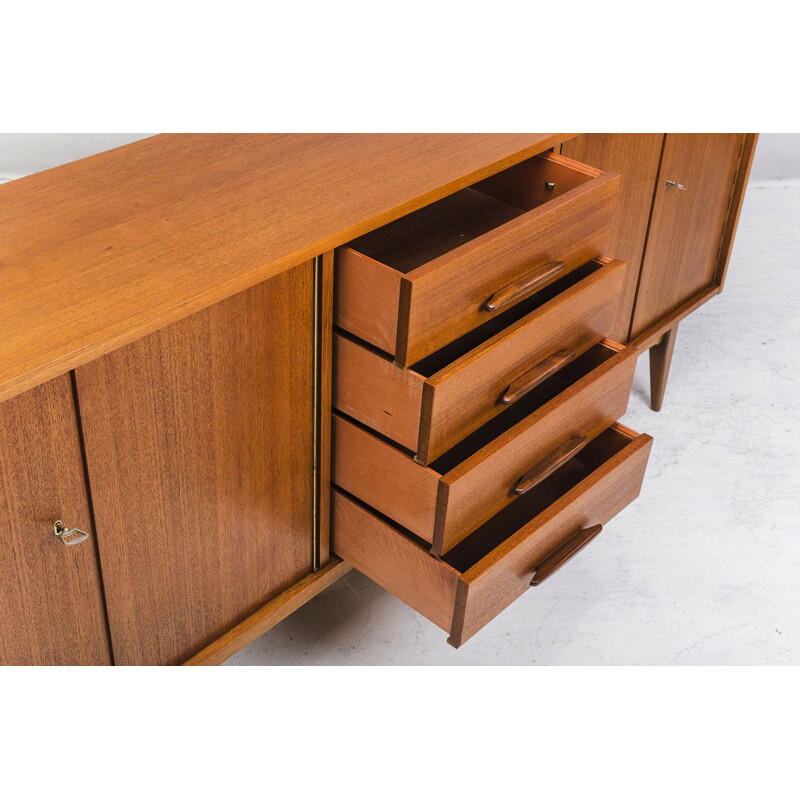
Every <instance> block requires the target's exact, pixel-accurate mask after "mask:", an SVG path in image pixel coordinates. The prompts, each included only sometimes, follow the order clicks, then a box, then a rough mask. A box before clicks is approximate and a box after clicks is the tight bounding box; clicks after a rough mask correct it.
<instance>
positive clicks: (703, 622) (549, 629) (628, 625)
mask: <svg viewBox="0 0 800 800" xmlns="http://www.w3.org/2000/svg"><path fill="white" fill-rule="evenodd" d="M799 262H800V180H795V181H763V182H753V183H751V184H750V186H749V188H748V191H747V195H746V199H745V205H744V208H743V211H742V217H741V221H740V225H739V233H738V237H737V240H736V245H735V248H734V251H733V258H732V262H731V265H730V269H729V272H728V280H727V283H726V287H725V292H724V293H723V294H722V295H721V296H720V297H718V298H715V299H714V300H712V301H711V302H710V303H708V304H706V305H705V306H704V307H703V308H702V309H700V310H699V311H698V312H697V313H695V314H694V315H693V316H691V317H689V318H688V319H687V320H686V321H684V322H683V323H682V324H681V327H680V330H679V333H678V339H677V344H676V348H675V354H674V357H673V364H672V373H671V375H670V381H669V385H668V387H667V394H666V399H665V402H664V407H663V410H662V411H661V412H660V413H658V414H656V413H653V412H652V411H650V409H649V406H648V399H647V398H648V386H649V384H648V373H647V359H646V358H642V359H641V360H640V362H639V365H638V368H637V372H636V378H635V381H634V389H633V393H632V395H631V400H630V405H629V409H628V413H627V415H626V416H625V418H624V422H625V423H626V424H627V425H629V426H631V427H632V428H634V429H636V430H639V431H645V432H648V433H650V434H651V435H652V436H653V437H654V439H655V442H654V447H653V452H652V455H651V458H650V464H649V467H648V471H647V475H646V476H645V481H644V487H643V489H642V493H641V496H640V497H639V499H638V501H637V502H636V503H635V504H634V505H633V506H631V507H629V508H628V509H626V510H625V511H624V512H623V513H622V514H620V515H619V516H618V517H617V518H616V519H615V520H614V521H613V522H612V523H610V524H609V525H608V526H607V528H606V530H605V531H604V532H603V534H602V536H600V537H599V538H598V539H597V540H596V541H595V542H594V543H593V544H592V545H591V547H589V548H588V549H587V550H586V551H585V552H584V553H582V554H581V555H580V556H579V557H578V558H577V559H576V560H575V561H574V562H573V563H572V564H570V565H569V567H568V568H566V569H564V570H562V571H561V572H560V573H559V574H558V575H557V576H556V577H554V578H552V579H551V580H550V581H548V582H547V583H545V584H544V585H543V586H542V587H540V588H538V589H536V590H532V591H530V592H528V593H527V594H526V595H525V596H523V597H522V598H521V599H520V600H519V601H518V602H516V603H515V604H514V605H512V606H511V607H510V608H509V609H507V610H506V611H505V612H504V613H502V614H501V615H500V616H499V617H497V618H496V619H495V620H494V621H493V622H492V623H490V624H489V625H488V626H487V627H486V628H484V630H483V631H481V632H480V633H479V634H478V635H476V636H475V637H474V638H473V639H471V640H470V641H469V642H468V643H467V644H466V645H464V646H463V647H462V648H461V649H459V650H454V649H452V648H451V647H450V646H449V645H448V644H447V643H446V642H445V638H446V637H445V634H444V633H442V631H440V630H439V629H438V628H436V627H435V626H434V625H433V624H432V623H429V622H428V621H427V620H426V619H424V618H423V617H421V616H419V615H418V614H416V613H415V612H414V611H412V610H411V609H409V608H407V607H406V606H404V605H403V604H402V603H401V602H400V601H399V600H396V599H395V598H394V597H392V596H391V595H390V594H388V593H387V592H385V591H384V590H383V589H381V588H380V587H378V586H376V585H375V584H373V583H372V582H371V581H369V580H368V579H367V578H365V577H363V576H362V575H360V574H357V573H350V574H349V575H348V576H346V577H345V578H344V579H342V580H341V581H340V582H339V583H338V584H336V585H334V586H332V587H330V588H329V589H328V590H326V591H325V592H323V593H322V594H320V595H319V596H318V597H317V598H315V599H314V600H312V601H311V602H310V603H308V604H307V605H306V606H304V607H303V608H302V609H300V610H299V611H298V612H297V613H295V614H294V615H293V616H292V617H290V618H289V619H287V620H285V621H284V622H282V623H281V624H280V625H278V626H277V627H276V628H274V629H273V630H271V631H269V632H268V633H266V634H265V635H264V636H262V637H261V638H260V639H259V640H258V641H256V642H254V643H253V644H251V645H250V646H249V647H247V648H246V649H244V650H242V651H241V652H240V653H238V654H237V655H235V656H234V657H233V658H231V659H230V660H229V661H228V662H227V663H228V664H231V665H257V664H264V665H268V664H307V665H323V664H353V665H358V664H361V665H367V664H368V665H382V664H396V665H406V664H407V665H459V664H464V665H471V664H496V665H506V664H507V665H512V664H563V665H568V664H797V663H800V418H799V415H800V272H798V269H800V263H799Z"/></svg>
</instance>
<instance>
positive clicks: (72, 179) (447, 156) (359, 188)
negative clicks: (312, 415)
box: [0, 133, 568, 400]
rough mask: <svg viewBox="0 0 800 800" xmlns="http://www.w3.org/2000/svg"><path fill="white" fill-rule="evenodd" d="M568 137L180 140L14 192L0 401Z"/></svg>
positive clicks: (22, 183) (7, 221) (4, 189)
mask: <svg viewBox="0 0 800 800" xmlns="http://www.w3.org/2000/svg"><path fill="white" fill-rule="evenodd" d="M564 138H568V137H566V136H565V135H563V134H547V133H530V134H528V133H519V134H165V135H161V136H155V137H152V138H149V139H144V140H142V141H139V142H135V143H133V144H130V145H126V146H125V147H122V148H118V149H116V150H111V151H109V152H106V153H101V154H99V155H96V156H92V157H90V158H87V159H82V160H81V161H77V162H74V163H71V164H66V165H64V166H61V167H56V168H54V169H51V170H47V171H45V172H41V173H38V174H36V175H31V176H29V177H26V178H20V179H18V180H15V181H10V182H9V183H7V184H5V185H3V186H0V206H2V208H3V213H2V215H0V265H1V266H2V280H3V291H2V293H0V400H2V399H4V398H7V397H10V396H12V395H14V394H17V393H19V392H21V391H23V390H24V389H26V388H30V387H32V386H35V385H36V384H38V383H42V382H43V381H45V380H47V379H48V378H51V377H54V376H55V375H58V374H61V373H63V372H66V371H68V370H69V369H72V368H74V367H76V366H79V365H81V364H85V363H87V362H88V361H91V360H92V359H95V358H98V357H99V356H101V355H103V354H105V353H108V352H110V351H112V350H114V349H115V348H118V347H121V346H123V345H125V344H127V343H129V342H131V341H134V340H135V339H137V338H140V337H141V336H143V335H145V334H148V333H151V332H153V331H155V330H158V329H159V328H162V327H164V326H165V325H168V324H169V323H171V322H175V321H176V320H179V319H181V318H183V317H186V316H188V315H189V314H191V313H193V312H195V311H198V310H200V309H203V308H206V307H207V306H210V305H211V304H213V303H215V302H218V301H219V300H222V299H224V298H226V297H230V296H231V295H233V294H236V293H237V292H240V291H242V290H244V289H247V288H249V287H251V286H254V285H255V284H257V283H259V282H260V281H263V280H264V279H266V278H269V277H271V276H272V275H276V274H277V273H279V272H281V271H283V270H286V269H289V268H292V267H294V266H295V265H296V264H299V263H301V262H303V261H305V260H307V259H309V258H312V257H314V256H316V255H319V254H320V253H322V252H325V251H327V250H331V249H333V248H334V247H336V246H338V245H340V244H344V243H345V242H347V241H348V240H350V239H352V238H354V237H356V236H359V235H361V234H362V233H365V232H366V231H368V230H372V229H374V228H376V227H379V226H381V225H384V224H386V223H388V222H390V221H392V220H394V219H397V218H398V217H400V216H403V215H404V214H408V213H410V212H412V211H415V210H416V209H418V208H421V207H422V206H424V205H427V204H428V203H431V202H433V201H435V200H438V199H439V198H441V197H444V196H446V195H448V194H450V193H452V192H455V191H457V190H459V189H462V188H464V187H465V186H468V185H469V184H471V183H474V182H475V181H478V180H481V179H482V178H485V177H487V176H489V175H491V174H492V173H494V172H497V171H499V170H502V169H504V168H506V167H508V166H511V165H513V164H516V163H518V162H519V161H521V160H523V159H525V158H529V157H531V156H533V155H535V154H536V153H539V152H542V151H544V150H546V149H547V148H549V147H552V146H553V145H555V144H556V143H557V142H558V141H559V140H561V139H564Z"/></svg>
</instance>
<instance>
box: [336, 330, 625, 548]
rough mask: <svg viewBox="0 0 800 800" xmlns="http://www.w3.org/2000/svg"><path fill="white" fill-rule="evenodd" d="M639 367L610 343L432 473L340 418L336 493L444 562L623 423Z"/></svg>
mask: <svg viewBox="0 0 800 800" xmlns="http://www.w3.org/2000/svg"><path fill="white" fill-rule="evenodd" d="M635 366H636V351H635V350H634V349H633V348H630V347H628V348H625V347H623V346H622V345H619V344H617V343H616V342H611V341H609V340H608V339H605V340H603V342H601V343H600V344H597V345H595V346H594V347H592V348H590V349H589V350H588V351H587V352H586V353H584V354H583V355H582V356H580V357H579V358H577V359H576V360H575V361H573V362H571V363H570V364H568V365H567V366H565V367H563V368H562V369H561V370H559V371H558V372H557V373H556V374H555V375H553V376H552V377H550V378H548V379H547V380H546V381H544V383H542V384H540V385H539V386H538V387H537V388H536V389H535V390H534V391H532V392H530V393H529V394H528V395H527V396H526V397H524V398H522V399H521V400H520V401H519V402H518V403H516V404H514V405H513V406H511V407H510V408H508V409H507V410H506V411H505V412H504V413H501V414H500V415H499V416H497V417H495V418H494V419H493V420H491V421H490V422H489V423H487V424H486V425H484V426H483V427H481V428H479V429H478V430H477V431H475V433H473V434H471V435H470V436H468V437H467V438H466V439H464V440H463V441H461V442H459V444H457V445H456V446H455V447H454V448H452V449H451V450H449V451H448V452H447V453H445V454H444V455H442V456H440V457H439V458H437V459H436V460H435V461H433V462H432V463H431V464H430V466H428V467H425V466H422V465H421V464H419V463H417V462H416V461H414V459H413V458H412V457H411V456H410V455H408V454H407V453H405V452H403V451H401V450H399V449H397V448H396V447H393V446H392V445H391V444H389V443H387V442H386V441H385V440H384V439H382V438H380V437H378V436H376V435H374V434H372V433H370V432H369V431H368V430H366V429H365V428H363V427H362V426H360V425H358V424H356V423H355V422H352V421H351V420H348V419H346V418H344V417H342V416H339V415H334V422H333V441H334V451H333V453H334V457H333V478H332V480H333V483H334V484H336V485H337V486H338V487H340V488H342V489H344V490H345V491H346V492H348V493H349V494H352V495H355V496H356V497H358V498H359V499H360V500H363V501H364V502H365V503H366V504H367V505H369V506H372V507H373V508H375V509H376V510H377V511H379V512H380V513H382V514H385V515H386V516H387V517H389V518H391V519H392V520H394V521H395V522H397V523H398V524H399V525H401V526H402V527H404V528H407V529H408V530H410V531H411V532H412V533H414V534H415V535H417V536H419V537H420V538H421V539H423V540H425V541H426V542H430V543H431V552H432V553H433V554H434V555H441V554H442V553H446V552H447V551H448V550H450V549H451V548H453V547H454V546H455V545H456V544H458V542H460V541H461V540H462V539H464V538H465V537H466V536H467V535H469V534H470V533H471V532H472V531H474V530H475V529H476V528H477V527H479V526H480V525H482V524H483V523H484V522H486V521H487V520H488V519H489V518H490V517H492V516H493V515H494V514H496V513H497V512H498V511H500V509H502V508H504V507H505V506H507V505H508V504H509V503H511V502H512V501H513V500H514V499H516V498H517V497H518V496H519V495H520V494H522V493H523V492H525V491H529V490H530V488H532V484H533V482H534V481H535V480H544V478H545V477H546V473H547V472H548V471H551V470H553V469H554V468H556V467H557V465H558V463H559V461H560V460H561V459H564V458H567V457H568V456H569V455H570V454H574V453H575V452H577V451H578V450H579V449H580V448H581V447H582V446H583V444H585V443H586V442H587V441H589V440H590V439H592V438H593V437H594V436H596V435H597V434H599V433H600V432H601V431H603V430H605V429H606V428H607V427H608V426H609V425H611V424H612V423H613V422H614V421H615V420H617V419H619V417H621V416H622V415H623V414H624V413H625V410H626V408H627V405H628V395H629V394H630V388H631V381H632V380H633V371H634V368H635Z"/></svg>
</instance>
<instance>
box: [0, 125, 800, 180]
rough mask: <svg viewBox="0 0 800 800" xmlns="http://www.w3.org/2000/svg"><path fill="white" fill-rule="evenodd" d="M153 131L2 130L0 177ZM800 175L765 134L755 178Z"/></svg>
mask: <svg viewBox="0 0 800 800" xmlns="http://www.w3.org/2000/svg"><path fill="white" fill-rule="evenodd" d="M152 135H153V134H150V133H0V180H11V179H13V178H18V177H20V176H21V175H29V174H30V173H32V172H39V171H41V170H43V169H48V168H50V167H55V166H57V165H58V164H64V163H66V162H67V161H74V160H75V159H77V158H84V157H85V156H90V155H93V154H94V153H100V152H102V151H103V150H110V149H111V148H112V147H119V146H120V145H123V144H128V143H129V142H133V141H136V140H137V139H143V138H144V137H146V136H152ZM790 178H800V133H765V134H762V135H761V138H760V139H759V142H758V149H757V150H756V158H755V161H754V163H753V171H752V173H751V175H750V180H751V181H768V180H785V179H790Z"/></svg>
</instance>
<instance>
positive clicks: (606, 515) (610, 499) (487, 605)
mask: <svg viewBox="0 0 800 800" xmlns="http://www.w3.org/2000/svg"><path fill="white" fill-rule="evenodd" d="M614 427H615V428H616V429H618V430H621V431H625V432H626V433H627V434H628V435H629V436H630V437H631V439H632V441H631V442H630V444H628V445H627V446H626V447H625V448H624V449H623V450H622V451H621V452H619V453H617V454H616V455H615V456H614V457H613V458H611V459H610V460H609V461H608V462H606V463H605V464H603V465H602V466H601V467H600V468H599V469H598V470H596V471H595V472H593V473H592V474H591V475H590V476H589V478H587V479H586V480H585V481H582V482H581V483H580V484H579V485H578V486H576V487H575V488H574V489H572V490H571V491H569V492H567V493H566V494H565V495H564V496H563V497H561V498H560V499H559V500H558V501H557V502H555V503H554V504H553V505H552V506H550V507H549V508H548V509H547V510H546V511H544V512H543V513H542V514H540V515H539V516H538V517H536V519H534V520H533V521H532V522H531V523H530V524H528V525H526V526H525V527H524V528H522V529H521V530H519V531H517V532H516V533H515V534H513V535H512V536H511V537H510V538H508V539H507V540H506V541H505V542H504V543H503V544H501V545H500V546H499V547H498V548H496V549H495V550H494V551H493V552H492V553H490V554H489V555H488V556H487V557H486V558H484V559H482V560H481V561H480V562H478V563H477V564H476V565H475V566H474V567H472V568H471V569H469V570H467V571H466V572H465V573H464V574H463V575H462V576H461V579H460V581H459V586H458V596H457V599H456V609H455V614H454V616H453V625H452V632H451V635H450V639H449V640H448V641H449V642H450V644H452V645H453V646H454V647H459V646H461V645H462V644H463V643H464V642H465V641H466V640H467V639H469V638H470V637H471V636H473V635H474V634H475V633H477V632H478V631H479V630H480V629H481V628H483V626H484V625H486V624H487V623H488V622H490V621H491V620H492V619H494V618H495V617H496V616H497V615H498V614H499V613H500V612H501V611H502V610H503V609H505V608H506V607H508V606H509V605H511V603H513V602H514V600H516V599H517V598H518V597H520V596H521V595H522V594H524V593H525V591H527V589H528V588H529V587H530V584H531V578H532V576H533V572H534V570H535V568H536V567H537V566H538V565H539V564H541V563H542V562H543V561H544V560H545V559H546V558H547V556H548V555H549V554H550V553H552V552H553V551H554V550H555V549H556V548H558V547H559V546H560V545H561V544H562V543H563V542H564V541H565V540H566V539H568V538H570V537H571V536H573V535H574V534H575V533H576V532H578V531H580V530H582V529H588V528H590V527H591V526H593V525H598V524H600V525H605V524H606V523H607V522H609V521H610V520H611V519H612V518H613V517H614V516H615V515H616V514H618V513H619V512H620V511H622V509H623V508H625V507H626V506H627V505H630V503H632V502H633V501H634V500H635V499H636V498H637V497H638V496H639V491H640V490H641V487H642V480H643V479H644V472H645V468H646V467H647V459H648V457H649V455H650V448H651V446H652V443H653V440H652V438H651V437H650V436H647V435H646V434H642V435H637V434H635V433H634V432H633V431H630V430H629V429H626V428H624V427H623V426H621V425H616V426H614Z"/></svg>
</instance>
